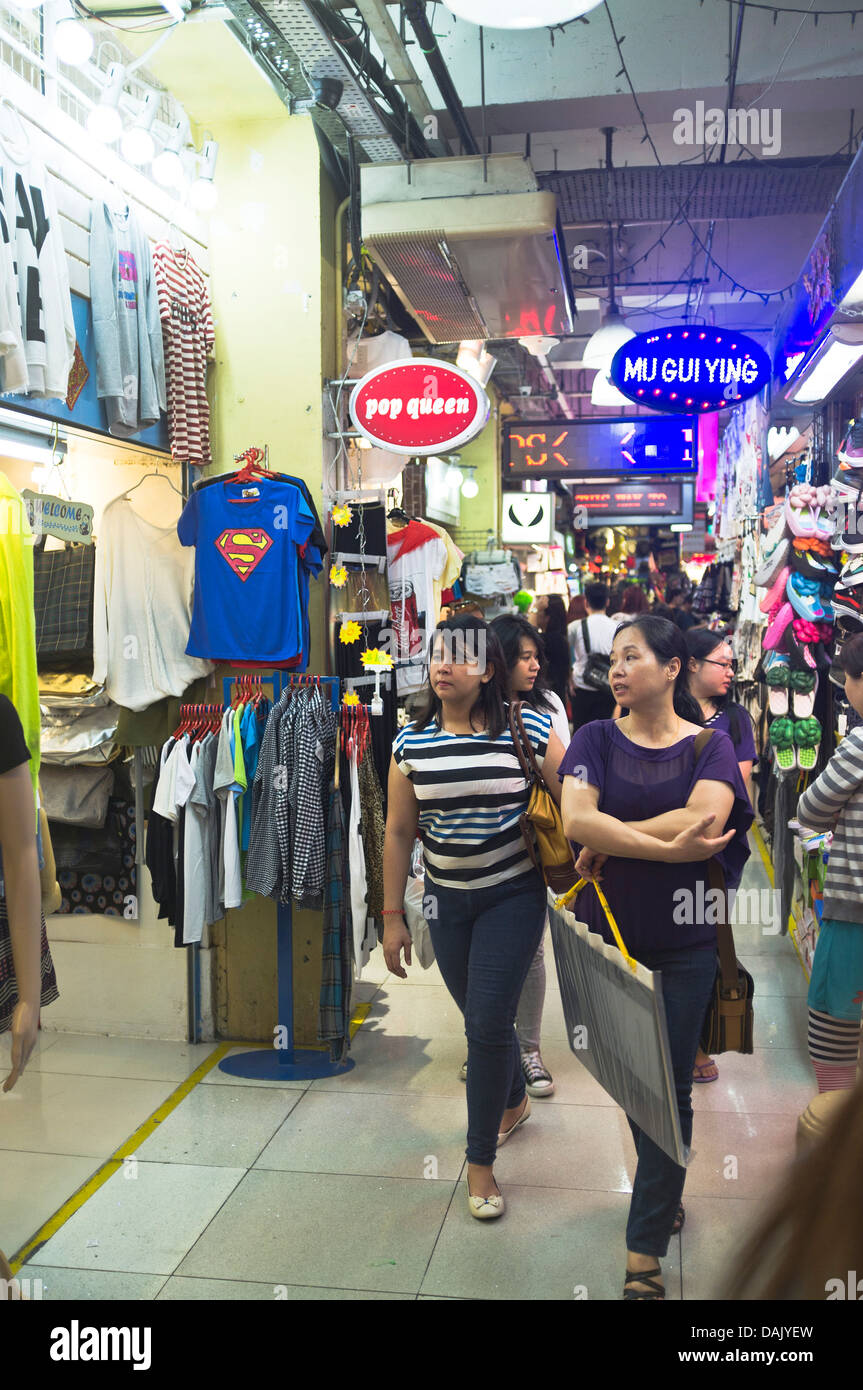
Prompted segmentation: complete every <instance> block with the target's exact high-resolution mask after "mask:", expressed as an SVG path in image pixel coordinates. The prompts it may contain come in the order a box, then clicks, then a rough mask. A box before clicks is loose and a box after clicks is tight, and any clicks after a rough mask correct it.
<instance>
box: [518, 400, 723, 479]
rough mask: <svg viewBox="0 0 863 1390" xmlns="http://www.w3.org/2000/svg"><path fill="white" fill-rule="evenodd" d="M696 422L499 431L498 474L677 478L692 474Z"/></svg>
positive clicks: (600, 421) (579, 423)
mask: <svg viewBox="0 0 863 1390" xmlns="http://www.w3.org/2000/svg"><path fill="white" fill-rule="evenodd" d="M697 458H698V421H697V419H696V418H695V417H694V416H691V415H690V416H685V415H683V416H678V417H677V418H676V419H674V420H671V419H663V418H660V417H655V418H653V419H651V418H649V417H641V418H639V419H636V420H633V419H632V418H631V417H630V418H629V419H620V420H612V419H608V418H606V417H602V418H598V417H597V418H594V419H586V420H576V421H573V422H572V423H566V424H565V423H563V422H561V421H560V420H556V421H553V422H552V421H548V420H538V421H536V422H531V423H530V424H529V425H528V424H525V423H519V424H507V425H504V428H503V474H504V479H505V480H508V479H511V478H575V479H582V478H585V477H587V476H589V475H591V474H594V473H605V474H607V475H608V476H609V477H613V478H614V477H618V476H620V475H621V474H629V473H631V474H632V475H633V476H634V477H638V476H648V477H650V476H656V475H657V474H661V475H662V476H663V477H676V476H678V474H687V473H694V472H695V470H696V465H697Z"/></svg>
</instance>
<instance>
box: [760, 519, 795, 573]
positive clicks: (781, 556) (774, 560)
mask: <svg viewBox="0 0 863 1390" xmlns="http://www.w3.org/2000/svg"><path fill="white" fill-rule="evenodd" d="M784 520H785V519H784V517H783V523H784ZM790 554H791V542H790V540H789V538H788V537H787V536H783V537H782V538H781V539H780V540H778V541H777V542H776V544H775V545H774V546H773V548H772V550H768V551H765V552H764V558H763V560H762V561H761V566H760V568H759V569H757V570H756V571H755V574H754V576H753V578H754V581H755V584H756V587H757V588H759V589H763V588H765V587H766V586H767V585H768V584H771V583H772V582H773V580H774V579H775V578H776V575H777V574H778V573H779V571H780V570H781V569H782V568H783V566H785V565H787V563H788V561H789V559H790Z"/></svg>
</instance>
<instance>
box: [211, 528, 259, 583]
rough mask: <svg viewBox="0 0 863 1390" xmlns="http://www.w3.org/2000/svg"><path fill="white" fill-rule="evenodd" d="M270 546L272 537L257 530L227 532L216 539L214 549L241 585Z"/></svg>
mask: <svg viewBox="0 0 863 1390" xmlns="http://www.w3.org/2000/svg"><path fill="white" fill-rule="evenodd" d="M272 544H273V538H272V536H268V535H267V533H266V531H259V530H246V531H243V530H239V529H237V530H227V531H223V532H222V534H221V535H220V536H217V537H216V549H217V550H218V552H219V554H220V555H221V556H223V558H224V559H225V560H227V562H228V564H229V565H230V566H231V569H232V570H233V571H234V574H236V575H237V576H238V577H239V578H240V579H242V581H243V583H245V582H246V580H247V579H248V577H249V575H250V574H251V573H252V570H254V569H257V567H258V565H259V564H260V563H261V561H262V560H263V558H264V556H265V555H266V553H267V551H268V550H269V548H270V546H271V545H272Z"/></svg>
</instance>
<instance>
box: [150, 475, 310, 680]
mask: <svg viewBox="0 0 863 1390" xmlns="http://www.w3.org/2000/svg"><path fill="white" fill-rule="evenodd" d="M314 525H315V519H314V517H313V516H312V513H311V512H310V510H309V508H308V506H307V505H306V502H305V500H304V498H303V495H302V493H301V492H300V490H299V488H296V487H294V486H293V485H292V484H291V483H283V482H280V481H278V480H276V479H271V478H267V479H261V480H258V479H255V480H254V482H248V483H222V484H220V485H219V486H218V487H205V488H201V490H200V491H199V492H194V493H193V494H192V496H191V497H190V498H189V500H188V502H187V503H186V506H185V507H184V509H183V515H182V516H181V517H180V520H179V521H178V522H177V535H178V536H179V538H180V541H181V543H182V544H183V545H193V546H194V547H195V599H194V606H193V609H192V627H191V631H190V633H189V642H188V645H187V647H186V653H187V655H188V656H201V657H209V658H211V659H212V660H216V661H290V660H291V658H292V657H295V656H297V655H298V654H299V653H300V652H301V650H302V646H303V621H304V608H305V606H306V603H307V602H308V598H307V592H308V591H307V589H306V590H305V594H304V590H303V585H302V583H301V578H300V556H299V551H298V547H300V546H304V545H305V544H306V542H307V540H308V539H309V536H310V535H311V533H312V530H313V528H314ZM304 600H305V601H304Z"/></svg>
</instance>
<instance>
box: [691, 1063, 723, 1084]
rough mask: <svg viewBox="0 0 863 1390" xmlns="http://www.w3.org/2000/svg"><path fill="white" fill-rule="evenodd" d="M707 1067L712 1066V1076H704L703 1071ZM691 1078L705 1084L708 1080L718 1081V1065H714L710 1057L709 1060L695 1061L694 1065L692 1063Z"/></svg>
mask: <svg viewBox="0 0 863 1390" xmlns="http://www.w3.org/2000/svg"><path fill="white" fill-rule="evenodd" d="M708 1067H712V1068H713V1075H712V1076H705V1075H704V1072H706V1071H707V1069H708ZM692 1080H693V1081H695V1082H697V1083H698V1084H699V1085H706V1083H707V1082H708V1081H718V1080H719V1068H718V1066H717V1065H716V1063H715V1062H714V1060H713V1058H712V1057H711V1058H710V1061H709V1062H696V1063H695V1065H694V1066H693V1068H692Z"/></svg>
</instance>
